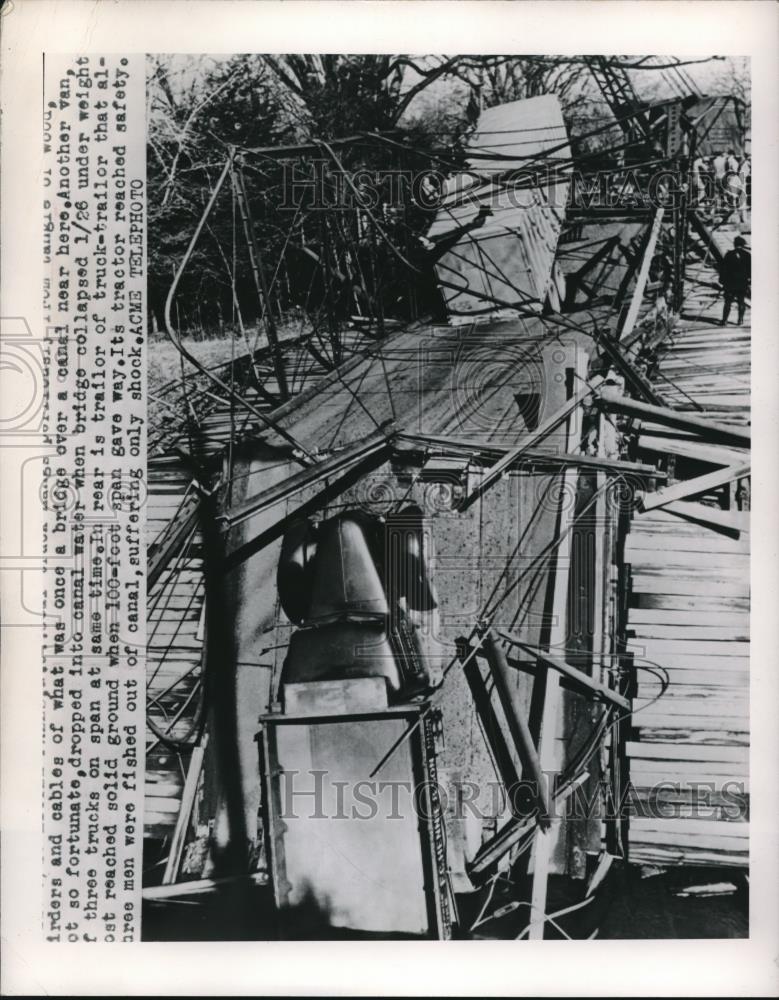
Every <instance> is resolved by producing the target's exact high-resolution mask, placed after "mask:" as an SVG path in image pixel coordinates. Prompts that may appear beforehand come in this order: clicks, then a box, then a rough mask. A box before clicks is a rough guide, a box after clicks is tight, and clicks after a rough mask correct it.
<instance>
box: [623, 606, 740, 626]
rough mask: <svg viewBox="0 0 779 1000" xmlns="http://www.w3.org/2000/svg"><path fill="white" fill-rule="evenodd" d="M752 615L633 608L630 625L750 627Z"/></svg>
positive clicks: (629, 617)
mask: <svg viewBox="0 0 779 1000" xmlns="http://www.w3.org/2000/svg"><path fill="white" fill-rule="evenodd" d="M749 619H750V616H749V614H748V613H747V612H744V611H698V610H697V609H682V608H679V609H677V608H673V609H671V608H659V609H654V608H631V609H630V611H629V613H628V626H629V627H630V628H633V627H635V626H638V625H698V626H701V625H722V626H728V627H730V628H746V629H748V628H749Z"/></svg>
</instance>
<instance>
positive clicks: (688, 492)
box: [640, 462, 750, 511]
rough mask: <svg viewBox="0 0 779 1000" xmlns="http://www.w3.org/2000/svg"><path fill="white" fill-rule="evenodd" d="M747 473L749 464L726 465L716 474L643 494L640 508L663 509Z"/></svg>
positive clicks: (740, 477) (742, 477) (711, 473)
mask: <svg viewBox="0 0 779 1000" xmlns="http://www.w3.org/2000/svg"><path fill="white" fill-rule="evenodd" d="M749 472H750V463H749V462H741V463H739V464H738V465H728V466H726V467H725V468H724V469H718V470H717V471H716V472H708V473H706V474H705V475H703V476H696V477H695V479H685V480H683V481H682V482H679V483H674V484H673V485H672V486H665V487H664V488H663V489H661V490H657V491H656V492H655V493H645V494H644V495H643V497H642V498H641V500H640V506H641V509H642V510H644V511H647V510H655V509H656V508H657V507H664V506H665V505H666V504H669V503H672V502H673V501H676V500H684V499H685V498H687V497H691V496H696V495H697V494H700V493H708V492H709V491H710V490H714V489H717V488H719V487H720V486H724V485H725V484H726V483H730V482H733V481H734V480H737V479H745V478H746V477H747V476H748V475H749Z"/></svg>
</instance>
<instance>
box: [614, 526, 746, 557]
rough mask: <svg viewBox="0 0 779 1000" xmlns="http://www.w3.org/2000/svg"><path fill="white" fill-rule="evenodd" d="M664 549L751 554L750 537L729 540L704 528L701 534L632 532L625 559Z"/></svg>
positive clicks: (742, 535) (743, 534) (627, 543)
mask: <svg viewBox="0 0 779 1000" xmlns="http://www.w3.org/2000/svg"><path fill="white" fill-rule="evenodd" d="M658 547H664V548H666V549H668V551H671V552H714V553H722V554H726V555H728V554H731V553H732V554H733V555H738V554H740V553H747V554H748V553H749V551H750V548H751V546H750V537H749V535H748V534H746V533H745V532H742V534H741V536H740V537H739V538H728V537H727V536H726V535H723V534H721V533H719V532H715V531H708V530H706V529H705V528H702V529H701V530H700V531H699V532H697V533H695V532H692V531H689V532H677V533H675V534H672V533H671V532H667V531H665V532H664V531H657V532H654V531H644V530H641V531H631V532H630V534H629V535H628V537H627V540H626V542H625V558H626V559H627V558H628V557H629V556H632V555H633V554H634V553H639V552H655V551H657V549H658Z"/></svg>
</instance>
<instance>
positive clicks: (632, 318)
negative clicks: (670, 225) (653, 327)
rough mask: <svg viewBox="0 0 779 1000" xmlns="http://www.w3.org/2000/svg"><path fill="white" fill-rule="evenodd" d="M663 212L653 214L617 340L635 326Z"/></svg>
mask: <svg viewBox="0 0 779 1000" xmlns="http://www.w3.org/2000/svg"><path fill="white" fill-rule="evenodd" d="M663 212H664V210H663V209H662V208H658V209H657V211H656V212H655V217H654V219H653V220H652V225H651V227H650V229H649V233H648V234H647V240H646V244H645V245H644V251H643V257H642V259H641V267H640V268H639V271H638V277H637V278H636V287H635V289H634V291H633V298H632V299H631V301H630V308H629V309H628V313H627V316H626V317H625V322H624V323H623V324H622V327H621V329H620V330H619V331H618V333H617V340H623V339H625V338H626V337H628V336H629V335H630V333H631V331H632V329H633V327H634V326H635V325H636V320H637V319H638V311H639V309H640V308H641V303H642V302H643V300H644V291H645V289H646V283H647V278H648V277H649V267H650V265H651V263H652V257H653V256H654V252H655V246H656V245H657V238H658V236H659V235H660V229H661V227H662V224H663Z"/></svg>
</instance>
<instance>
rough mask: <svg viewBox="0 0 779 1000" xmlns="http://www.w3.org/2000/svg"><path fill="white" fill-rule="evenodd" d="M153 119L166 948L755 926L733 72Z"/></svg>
mask: <svg viewBox="0 0 779 1000" xmlns="http://www.w3.org/2000/svg"><path fill="white" fill-rule="evenodd" d="M147 115H148V135H147V140H148V148H147V171H148V180H147V183H148V232H149V256H148V296H149V323H150V336H149V348H148V350H149V388H148V393H149V396H148V398H149V404H148V406H149V444H148V447H149V454H148V490H149V495H148V503H147V514H148V520H147V541H148V557H149V563H148V574H149V575H148V605H147V614H148V635H147V644H148V659H147V684H146V727H147V729H146V774H145V799H144V890H143V898H144V910H143V937H144V940H180V939H190V938H194V939H208V940H213V939H228V940H232V939H241V940H243V939H246V938H248V939H256V938H259V939H265V938H273V939H275V938H280V939H282V940H286V939H289V938H293V939H300V938H303V939H314V940H317V939H323V938H324V939H330V938H335V939H339V940H340V939H357V940H363V939H366V938H367V939H371V938H388V939H406V938H434V939H436V938H437V939H450V938H456V939H463V938H464V939H509V940H533V939H541V938H552V939H569V938H573V939H592V938H597V937H605V938H639V937H661V938H668V937H670V938H688V937H745V936H747V935H748V933H749V923H748V891H749V879H748V865H749V839H748V837H749V799H750V790H749V768H748V748H749V703H748V694H749V669H748V668H749V551H750V530H749V507H750V428H749V424H750V334H751V327H750V316H751V312H750V306H751V288H750V276H751V257H750V232H751V215H752V204H751V146H750V139H751V136H750V67H749V60H748V59H738V58H724V57H716V56H714V57H711V58H705V59H694V60H689V59H684V58H681V57H669V56H656V55H647V56H635V57H623V56H616V55H614V56H584V55H582V56H573V57H571V56H554V55H543V56H534V55H528V56H467V55H466V56H459V55H455V56H452V55H431V56H422V57H419V56H410V55H328V54H288V55H235V56H229V57H208V56H202V57H199V56H198V57H190V56H170V57H166V56H160V55H156V56H155V55H152V56H149V58H148V63H147Z"/></svg>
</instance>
